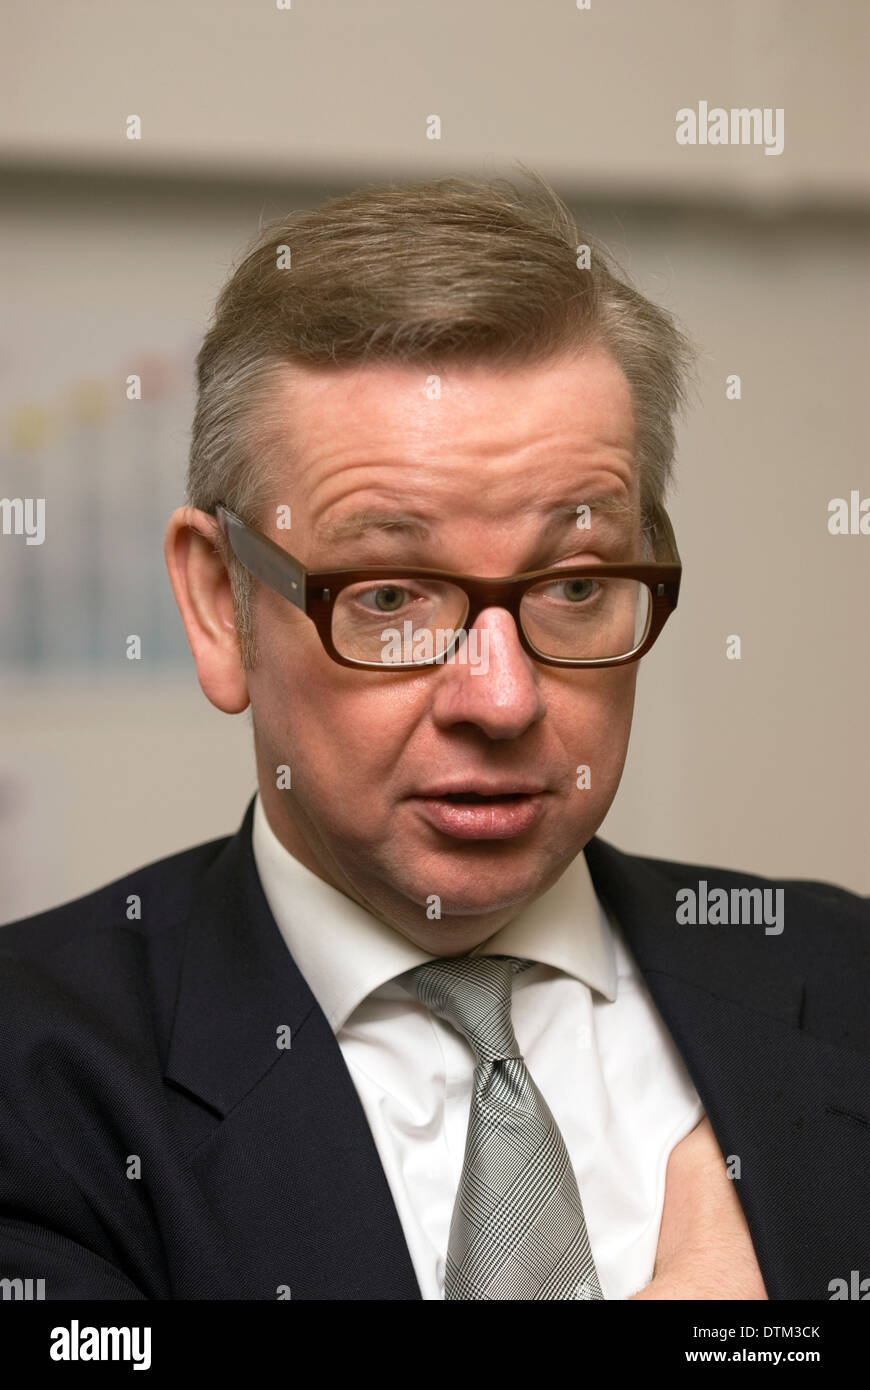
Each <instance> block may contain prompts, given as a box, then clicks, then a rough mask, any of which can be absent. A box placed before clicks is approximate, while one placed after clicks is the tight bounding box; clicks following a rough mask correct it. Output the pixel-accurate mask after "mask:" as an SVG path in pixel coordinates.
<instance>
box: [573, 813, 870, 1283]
mask: <svg viewBox="0 0 870 1390" xmlns="http://www.w3.org/2000/svg"><path fill="white" fill-rule="evenodd" d="M586 858H587V862H588V864H589V869H590V872H591V874H592V878H593V882H594V884H595V888H596V891H597V892H598V894H599V896H600V897H601V898H602V900H603V901H604V902H605V903H607V904H608V906H609V907H610V908H611V910H612V911H613V913H614V915H615V917H616V920H617V921H618V923H619V924H620V927H621V928H622V931H623V933H624V935H625V937H626V939H627V941H628V944H629V946H630V948H631V951H632V954H633V955H634V958H635V959H636V961H637V963H638V965H639V967H640V969H641V971H642V972H643V975H644V978H645V980H646V983H647V986H648V988H649V991H650V993H651V995H652V998H653V1000H654V1002H655V1004H656V1006H657V1008H658V1010H659V1012H660V1014H661V1016H662V1018H663V1020H664V1022H665V1024H666V1026H667V1027H668V1029H669V1031H670V1033H671V1034H672V1036H673V1039H674V1042H675V1044H676V1046H677V1049H678V1050H679V1052H680V1053H681V1055H682V1057H683V1059H684V1061H685V1064H686V1067H687V1069H688V1071H689V1074H690V1076H691V1078H692V1080H693V1082H694V1084H695V1087H696V1089H697V1091H698V1094H699V1096H700V1098H701V1102H702V1104H703V1105H704V1107H705V1109H706V1111H707V1114H708V1116H709V1119H710V1123H711V1125H712V1127H713V1130H714V1133H715V1135H716V1138H717V1140H718V1142H719V1145H720V1147H721V1149H722V1152H723V1154H724V1155H725V1157H726V1159H732V1167H734V1168H735V1171H736V1165H734V1164H733V1159H734V1158H737V1159H739V1173H740V1177H739V1180H736V1188H737V1194H738V1197H739V1199H740V1202H741V1205H742V1207H743V1210H744V1213H745V1215H746V1219H747V1224H748V1226H749V1230H750V1234H751V1236H752V1241H753V1244H754V1246H755V1251H756V1255H757V1258H758V1262H759V1267H760V1269H761V1273H762V1276H763V1278H764V1282H765V1286H766V1288H767V1291H768V1294H769V1296H770V1297H771V1298H775V1299H784V1298H795V1299H827V1298H829V1297H830V1293H829V1290H828V1286H829V1283H830V1281H831V1280H833V1279H835V1278H844V1279H846V1281H847V1282H848V1280H849V1276H850V1271H851V1270H853V1269H857V1270H861V1269H862V1268H864V1272H865V1273H867V1272H870V1271H868V1270H867V1269H866V1266H867V1259H868V1252H867V1249H866V1236H865V1235H862V1230H861V1220H860V1217H859V1219H858V1221H857V1222H856V1214H858V1213H860V1211H861V1210H862V1207H863V1209H864V1210H866V1206H867V1198H868V1194H867V1184H866V1173H867V1171H868V1162H870V1120H868V1118H867V1117H868V1116H870V1065H868V1058H867V1056H866V1055H865V1054H863V1053H858V1052H854V1051H852V1050H851V1049H848V1048H843V1047H840V1046H836V1045H834V1044H833V1043H831V1042H828V1041H825V1040H824V1039H821V1038H818V1037H815V1036H813V1035H811V1034H808V1033H806V1032H805V1031H803V1030H802V1029H801V1027H800V1020H801V1012H802V1003H803V999H804V989H805V984H804V981H803V980H802V979H801V978H800V977H799V976H796V975H795V973H794V971H793V967H792V963H791V947H790V945H789V929H788V926H786V930H785V931H784V932H783V933H782V934H781V935H780V936H773V935H771V936H766V935H765V934H764V929H763V927H759V926H740V925H729V926H720V927H714V926H697V927H691V926H686V925H680V924H678V923H677V922H676V916H675V909H676V899H675V893H676V891H677V889H678V888H680V887H687V886H691V885H692V877H693V874H695V875H696V874H697V870H694V871H693V870H692V869H690V868H689V867H688V866H685V867H684V866H681V865H678V864H659V863H656V862H654V861H649V860H642V859H639V858H636V857H634V856H630V855H625V854H621V853H620V852H619V851H618V850H615V849H613V848H612V847H611V846H609V845H606V844H604V843H603V842H602V841H600V840H597V839H595V840H593V841H591V842H590V844H589V845H587V847H586ZM701 872H702V873H704V874H706V875H707V877H708V879H709V881H710V887H711V889H712V887H713V886H714V883H715V880H716V877H717V871H715V870H703V871H701ZM719 877H720V878H721V880H722V884H723V886H725V884H726V882H727V884H728V886H734V884H735V882H736V881H737V880H736V876H729V875H726V874H721V875H719ZM799 926H800V924H799V922H796V921H795V919H794V918H792V928H793V930H794V929H798V930H799ZM859 1185H860V1187H861V1188H862V1189H863V1194H864V1195H863V1196H861V1195H860V1194H859V1191H858V1187H859Z"/></svg>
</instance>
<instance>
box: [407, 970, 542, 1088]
mask: <svg viewBox="0 0 870 1390" xmlns="http://www.w3.org/2000/svg"><path fill="white" fill-rule="evenodd" d="M531 964H532V962H531V961H529V960H517V959H516V957H515V956H446V957H442V958H441V959H440V960H431V961H429V962H428V963H427V964H426V965H419V966H418V967H417V969H416V970H414V971H413V972H412V975H411V978H412V979H413V981H414V988H415V989H416V991H417V997H418V999H419V1000H420V1002H421V1003H423V1004H425V1005H426V1007H427V1008H428V1009H431V1010H432V1012H433V1013H436V1014H438V1016H439V1017H440V1018H443V1019H446V1021H447V1022H448V1023H452V1024H453V1027H454V1028H456V1029H458V1030H459V1032H460V1033H462V1035H463V1036H464V1037H465V1038H467V1040H468V1042H469V1043H470V1044H471V1047H472V1048H473V1049H474V1053H475V1056H476V1057H477V1060H478V1062H498V1061H502V1060H504V1059H505V1058H507V1057H521V1056H522V1053H521V1052H520V1049H519V1046H518V1044H517V1040H516V1037H515V1036H514V1029H513V1024H512V1022H511V999H512V993H513V982H514V976H515V975H518V974H519V973H520V971H522V970H528V968H529V966H530V965H531Z"/></svg>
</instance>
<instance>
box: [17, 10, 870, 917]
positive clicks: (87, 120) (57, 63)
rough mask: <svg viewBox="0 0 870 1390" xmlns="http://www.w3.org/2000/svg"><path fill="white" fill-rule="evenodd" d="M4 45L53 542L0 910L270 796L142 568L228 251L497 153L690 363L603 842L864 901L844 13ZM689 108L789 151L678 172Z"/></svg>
mask: <svg viewBox="0 0 870 1390" xmlns="http://www.w3.org/2000/svg"><path fill="white" fill-rule="evenodd" d="M4 27H5V31H6V32H5V41H4V43H3V45H2V50H0V51H2V54H3V56H2V58H0V125H2V135H0V235H2V242H3V250H4V254H3V256H2V258H0V284H2V297H3V304H4V306H5V312H4V315H3V324H2V329H0V497H7V498H16V497H22V498H23V497H44V498H45V499H46V512H45V518H46V531H45V540H44V542H43V544H42V545H27V544H26V542H25V540H24V537H22V536H20V535H14V534H0V703H2V720H0V921H8V920H12V919H13V918H16V917H18V916H21V915H24V914H25V913H30V912H33V911H37V910H39V909H41V908H43V907H47V906H50V905H52V904H54V903H57V902H60V901H63V900H65V899H67V898H70V897H73V896H77V895H78V894H80V893H83V892H85V891H87V890H89V889H91V888H94V887H96V886H98V885H99V884H101V883H103V882H106V881H108V880H110V879H112V878H116V877H118V876H120V875H121V874H122V873H125V872H126V871H128V870H129V869H132V868H133V867H135V866H136V865H138V864H141V863H144V862H147V861H149V860H151V859H155V858H158V857H160V856H162V855H164V854H168V853H171V852H173V851H175V850H177V849H181V848H184V847H186V846H188V845H191V844H195V843H197V842H199V841H201V840H204V839H208V838H211V837H213V836H217V835H222V834H226V833H229V832H231V831H232V830H234V829H235V827H236V826H237V824H238V822H239V820H240V818H241V815H242V812H243V810H244V806H245V803H246V801H247V799H248V797H249V796H250V795H251V793H252V791H253V790H254V788H255V777H254V766H253V752H252V742H251V729H250V722H249V716H248V715H247V714H245V715H240V716H236V717H234V718H230V717H228V716H225V715H222V714H219V713H218V712H217V711H216V710H214V709H213V708H212V706H211V705H209V704H208V702H207V701H206V699H205V697H204V696H203V695H202V693H201V692H200V690H199V687H198V685H197V683H196V676H195V672H194V668H193V664H192V661H191V659H190V656H189V653H188V651H187V647H186V641H185V638H184V633H183V629H182V626H181V621H180V618H179V617H178V614H177V610H176V608H175V604H174V600H173V598H172V595H171V591H170V589H169V584H168V580H167V578H166V574H165V570H164V566H163V558H162V536H163V530H164V528H165V523H166V520H167V518H168V515H169V512H170V511H171V510H172V509H173V508H174V507H175V506H176V505H177V504H178V503H179V502H180V501H181V500H182V494H183V480H184V470H185V464H186V449H187V443H188V437H189V427H190V421H191V417H192V410H193V395H192V367H193V358H194V356H195V353H196V350H197V348H198V345H199V341H200V337H201V334H202V331H203V328H204V325H205V323H206V320H207V318H208V314H209V312H210V309H211V305H212V303H213V300H214V297H215V295H216V294H217V292H218V290H219V288H220V286H221V285H222V283H223V282H224V280H225V278H226V276H227V274H228V272H229V271H230V269H231V267H232V265H233V263H234V260H235V258H236V257H237V256H238V255H239V253H240V252H241V250H242V249H243V247H244V245H245V243H246V242H247V241H248V239H249V238H250V236H251V235H252V234H253V233H254V232H255V231H256V229H257V226H258V225H259V223H260V221H261V220H262V219H264V218H271V217H274V216H276V215H278V214H279V213H281V212H283V211H285V210H287V209H289V208H292V207H296V206H308V205H310V204H311V203H313V202H316V201H318V200H320V199H321V198H323V197H325V196H328V195H330V194H333V193H337V192H341V191H344V190H346V189H349V188H352V187H355V186H357V185H359V184H360V183H364V182H370V181H373V180H379V179H383V178H389V179H401V178H403V177H420V176H424V175H427V174H432V173H457V172H470V173H475V174H482V175H494V174H504V175H507V176H508V177H510V176H511V175H512V174H516V173H517V172H518V171H517V168H516V165H515V163H514V161H515V160H523V161H525V162H526V163H528V164H529V165H531V166H532V167H533V168H535V169H537V170H539V171H540V172H541V173H543V174H545V175H546V176H547V177H549V178H550V179H551V180H552V181H553V183H554V184H555V186H556V187H557V189H558V191H559V192H560V193H561V194H562V196H563V197H565V199H566V200H567V201H568V202H569V204H570V205H571V207H572V209H573V211H574V212H575V214H576V216H577V217H578V220H579V222H580V225H581V228H582V227H586V228H588V229H589V231H591V232H592V233H594V234H596V235H598V236H600V237H601V238H602V239H603V240H604V241H605V242H606V243H607V245H608V246H609V247H610V249H611V250H612V251H613V252H614V254H615V255H616V257H617V258H618V259H619V260H620V261H621V263H622V264H623V266H624V267H625V268H626V269H627V270H628V271H629V273H630V274H631V276H632V277H633V279H634V281H635V283H636V284H637V285H638V287H639V288H640V289H641V290H642V291H643V292H644V293H646V294H648V295H650V296H651V297H652V298H654V299H656V300H657V301H658V302H660V303H662V304H664V305H666V306H667V307H668V308H669V309H671V310H673V311H674V312H675V313H676V314H677V315H678V317H679V318H680V320H681V322H682V323H683V325H684V326H685V327H686V328H687V329H688V331H689V333H690V334H691V335H692V337H693V338H694V339H695V340H696V341H697V342H698V343H699V344H700V346H701V348H702V358H701V362H700V366H699V390H698V392H697V395H696V398H695V399H694V401H693V404H692V408H691V411H690V413H689V415H688V417H687V418H686V420H685V421H684V423H683V424H682V426H681V429H680V447H679V456H678V465H677V469H678V486H677V490H676V492H675V494H674V496H673V498H672V501H671V515H672V517H673V519H674V523H675V527H676V531H677V537H678V541H679V543H680V548H681V552H682V558H683V563H684V582H683V591H682V596H681V601H680V607H679V609H678V612H677V615H676V617H675V619H672V620H671V623H669V625H668V628H667V629H666V632H665V635H664V636H663V638H662V639H661V641H660V643H659V644H658V646H657V647H656V649H655V651H654V652H653V653H652V655H651V657H650V658H649V659H648V660H647V661H646V662H645V663H644V664H643V668H642V672H641V677H640V681H639V686H638V709H637V716H636V723H635V729H634V734H633V737H632V746H631V749H630V751H629V761H628V767H627V770H626V773H625V776H624V779H623V784H622V787H621V789H620V792H619V795H618V797H617V800H616V802H615V803H614V806H613V809H612V810H611V812H610V814H609V816H608V818H607V820H606V822H605V825H604V826H603V827H602V832H601V833H602V834H603V835H604V836H605V837H606V838H609V839H610V840H612V841H613V842H614V843H616V844H618V845H620V846H621V847H623V848H626V849H630V850H634V851H637V852H642V853H649V854H654V855H658V856H662V857H668V858H675V859H683V860H689V861H698V862H702V863H718V864H723V865H731V866H737V867H741V868H745V869H748V870H756V871H758V872H761V873H767V874H771V875H785V876H794V877H810V878H816V879H826V880H830V881H833V882H838V883H842V884H843V885H845V886H847V887H849V888H852V889H853V890H857V891H863V892H865V893H867V892H870V853H868V846H870V790H868V788H870V758H868V719H867V707H868V686H870V682H868V676H870V655H868V633H870V624H868V607H870V605H868V592H870V586H868V572H870V535H864V536H862V535H860V534H857V535H832V534H831V533H830V531H829V529H828V518H829V503H830V501H831V500H832V499H833V498H836V497H842V498H845V499H849V497H850V494H851V493H852V492H854V491H857V493H858V496H859V498H867V497H870V466H868V444H870V427H868V414H867V408H866V398H867V382H868V379H870V328H868V325H870V316H868V309H870V294H868V289H870V239H868V230H870V166H868V156H867V150H866V130H867V128H868V116H870V109H868V108H870V98H868V91H870V84H868V82H867V70H868V59H870V8H868V6H867V5H866V4H865V3H864V0H830V2H829V3H826V4H825V5H824V6H820V5H817V4H811V3H808V0H789V3H785V0H783V2H782V3H780V0H761V3H759V0H735V3H732V4H729V5H727V6H725V5H719V4H714V3H712V2H710V0H673V2H672V3H669V4H664V5H655V4H653V5H651V4H649V3H648V0H625V3H620V4H615V3H604V2H603V0H592V2H591V5H590V8H589V9H580V8H578V6H577V4H576V0H570V3H569V0H538V2H537V3H535V4H531V3H521V0H502V2H501V3H499V0H475V2H474V3H469V0H440V3H439V4H437V5H435V6H432V5H431V4H428V3H409V0H404V2H403V3H399V0H317V3H314V0H310V3H306V0H292V4H291V5H289V6H288V8H286V9H279V8H278V7H277V5H276V4H274V3H272V4H269V3H265V2H264V3H261V4H253V5H252V4H250V3H249V2H248V0H210V3H205V0H174V3H172V4H170V3H169V2H168V0H151V3H149V4H148V5H140V4H134V3H131V2H130V0H122V2H120V3H119V0H88V3H83V2H76V0H74V2H73V3H69V4H67V5H65V6H64V7H62V8H61V7H56V8H55V7H53V8H52V9H51V10H50V11H44V10H42V9H39V8H34V7H32V6H28V5H26V4H23V3H21V4H13V5H10V6H8V7H7V10H6V16H5V20H4ZM701 101H706V102H707V103H708V104H709V106H710V107H714V106H721V107H724V108H726V109H730V108H731V107H760V108H770V109H771V110H776V109H777V108H781V109H782V111H783V113H784V116H783V130H784V149H783V152H782V153H781V154H779V155H766V154H765V151H764V148H763V146H759V145H754V146H753V145H747V146H714V145H707V146H702V145H697V146H681V145H679V144H678V143H677V141H676V139H675V128H676V119H675V118H676V112H677V111H678V110H679V109H680V108H683V107H691V108H693V109H696V110H697V108H698V103H699V102H701ZM131 115H136V116H138V117H139V118H140V119H141V124H142V138H141V139H140V140H138V141H131V140H129V139H127V137H126V124H127V120H128V117H129V116H131ZM432 115H438V116H439V117H440V120H441V139H440V140H431V139H428V138H427V122H428V118H429V117H430V116H432ZM133 373H136V374H138V375H140V376H141V379H142V386H143V398H142V400H141V401H129V400H127V398H126V380H127V378H128V376H129V375H131V374H133ZM732 373H737V374H739V375H740V378H741V382H742V397H741V399H740V400H728V399H726V377H727V376H728V375H729V374H732ZM129 633H137V634H139V635H140V636H141V637H142V642H143V657H142V660H140V661H129V660H128V659H127V657H126V637H127V634H129ZM732 635H738V636H739V637H740V638H741V643H742V657H741V659H740V660H739V661H734V660H729V659H727V657H726V640H727V638H728V637H730V636H732Z"/></svg>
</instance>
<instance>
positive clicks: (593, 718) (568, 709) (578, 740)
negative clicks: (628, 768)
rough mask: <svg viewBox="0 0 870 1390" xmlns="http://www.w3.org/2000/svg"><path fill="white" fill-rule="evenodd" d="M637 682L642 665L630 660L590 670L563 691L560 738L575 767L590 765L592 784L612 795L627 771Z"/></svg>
mask: <svg viewBox="0 0 870 1390" xmlns="http://www.w3.org/2000/svg"><path fill="white" fill-rule="evenodd" d="M636 684H637V667H636V665H631V666H624V667H621V668H615V669H614V670H612V671H608V670H598V671H588V672H586V673H584V674H583V675H582V676H578V677H577V684H576V685H575V686H574V687H573V688H571V689H569V690H565V689H564V688H563V690H562V692H561V695H562V698H561V699H560V701H559V708H558V715H557V718H558V725H559V738H560V742H561V743H562V744H563V746H564V747H565V749H566V751H567V752H568V754H569V755H570V758H571V759H572V760H573V765H574V766H576V765H577V764H581V763H582V764H585V765H587V766H588V767H589V770H590V773H591V785H592V787H593V788H595V789H597V790H599V791H601V792H602V793H606V792H609V793H610V794H612V793H613V791H614V790H615V783H616V782H618V780H619V777H620V776H621V773H622V767H623V764H624V762H625V755H626V752H627V749H628V739H629V734H630V732H631V719H632V714H633V711H634V694H635V686H636ZM551 708H552V707H551ZM553 713H554V714H555V711H553Z"/></svg>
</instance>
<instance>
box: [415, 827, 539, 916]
mask: <svg viewBox="0 0 870 1390" xmlns="http://www.w3.org/2000/svg"><path fill="white" fill-rule="evenodd" d="M475 849H476V852H475V853H474V854H473V856H469V855H464V856H463V857H462V859H460V856H458V855H450V856H449V857H450V859H451V860H452V863H449V864H445V862H444V858H445V856H439V857H438V860H437V861H435V862H433V863H432V867H431V872H430V873H428V874H427V873H425V872H423V873H420V872H419V871H418V872H417V873H415V874H414V881H413V883H407V884H405V885H400V891H402V892H403V893H404V894H405V895H406V896H407V897H409V898H410V899H411V900H412V901H414V902H418V903H420V905H421V909H422V910H425V908H426V907H427V906H428V900H429V899H430V898H431V897H432V895H433V894H437V895H438V897H439V898H440V900H441V913H442V915H443V916H444V917H447V916H451V917H471V916H481V915H485V914H487V913H490V912H500V911H504V909H505V908H517V909H519V908H520V907H522V906H523V904H524V903H526V902H527V901H530V900H531V899H533V898H535V897H536V896H537V895H538V894H539V893H540V892H541V891H542V888H543V885H544V884H545V883H547V881H548V879H549V878H550V877H551V876H552V875H553V873H554V872H555V871H556V870H557V868H558V867H560V866H561V865H562V864H563V863H564V861H559V860H556V859H555V858H554V856H553V854H552V851H551V852H549V853H548V854H547V855H546V858H542V856H541V854H540V852H539V853H538V854H535V855H533V854H532V853H531V852H530V851H526V852H525V853H524V854H522V855H519V854H517V852H516V849H514V850H513V855H512V856H511V854H510V853H505V851H504V849H502V848H499V849H498V850H497V851H496V852H492V850H491V849H490V853H488V854H487V853H486V851H484V850H483V849H482V848H481V845H480V842H478V845H477V846H476V847H475ZM463 859H464V862H463Z"/></svg>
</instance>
